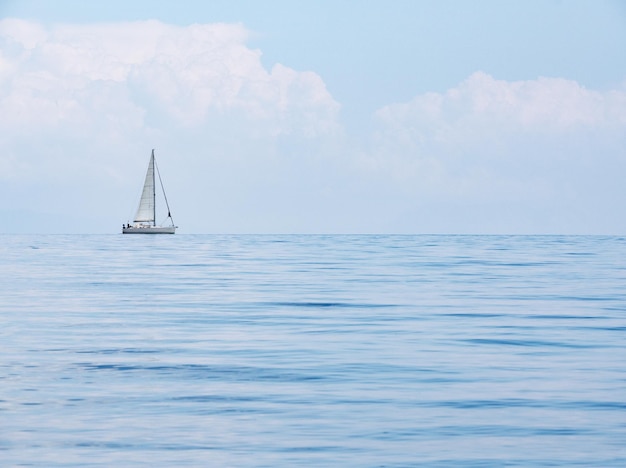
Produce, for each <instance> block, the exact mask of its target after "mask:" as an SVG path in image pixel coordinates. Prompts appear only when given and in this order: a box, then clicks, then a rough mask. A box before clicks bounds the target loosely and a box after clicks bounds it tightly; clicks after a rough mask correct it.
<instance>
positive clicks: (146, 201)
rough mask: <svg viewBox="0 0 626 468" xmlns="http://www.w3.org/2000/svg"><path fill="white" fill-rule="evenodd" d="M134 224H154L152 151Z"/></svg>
mask: <svg viewBox="0 0 626 468" xmlns="http://www.w3.org/2000/svg"><path fill="white" fill-rule="evenodd" d="M135 222H136V223H153V224H154V150H152V157H150V163H149V164H148V172H146V180H145V182H144V184H143V192H141V200H139V208H137V214H136V215H135Z"/></svg>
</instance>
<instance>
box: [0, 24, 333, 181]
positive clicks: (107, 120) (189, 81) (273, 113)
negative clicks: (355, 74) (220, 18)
mask: <svg viewBox="0 0 626 468" xmlns="http://www.w3.org/2000/svg"><path fill="white" fill-rule="evenodd" d="M247 39H248V31H247V30H246V29H245V28H244V27H243V26H242V25H239V24H206V25H200V24H196V25H191V26H188V27H178V26H172V25H166V24H163V23H160V22H158V21H141V22H133V23H117V24H99V25H98V24H96V25H94V24H89V25H55V26H50V27H44V26H42V25H40V24H37V23H33V22H30V21H24V20H18V19H5V20H1V21H0V107H1V108H2V113H1V114H0V132H2V133H3V134H5V135H9V137H8V138H4V139H3V140H2V141H1V142H0V150H1V151H0V154H3V155H4V156H0V158H2V159H1V161H2V165H3V168H4V169H5V170H4V171H3V172H4V175H5V177H6V176H7V175H8V174H13V173H15V171H18V170H19V169H20V167H21V168H22V169H23V168H24V167H25V164H21V165H19V164H16V161H17V159H20V158H21V159H22V160H23V159H28V158H29V157H33V158H38V157H37V156H36V155H32V151H30V152H29V151H27V147H28V145H29V141H30V140H31V139H32V138H33V137H37V138H48V137H54V138H56V139H63V138H65V139H66V141H71V140H80V139H82V138H84V137H86V136H89V137H90V138H91V139H92V141H93V142H94V143H95V142H98V141H101V142H105V141H108V142H110V145H111V146H115V145H114V143H115V142H118V143H119V144H120V146H123V145H124V144H128V142H130V141H136V140H138V139H142V138H143V137H145V136H146V135H148V136H150V135H151V136H154V134H155V132H156V133H163V132H169V131H171V130H172V127H188V128H202V126H203V125H206V123H207V119H209V120H210V119H211V118H213V119H216V118H219V117H220V116H224V117H225V120H227V119H228V118H230V119H231V120H235V119H236V120H237V121H238V132H239V133H240V134H241V137H242V138H246V137H248V136H249V137H256V138H272V137H275V136H278V135H299V136H301V137H314V136H317V135H322V134H328V133H332V132H333V131H336V130H337V128H338V123H337V115H338V111H339V105H338V104H337V103H336V102H335V101H334V100H333V98H332V97H331V96H330V94H329V93H328V92H327V90H326V88H325V85H324V83H323V81H322V80H321V79H320V77H319V76H317V75H316V74H314V73H312V72H297V71H294V70H291V69H289V68H287V67H285V66H282V65H276V66H274V67H273V69H272V70H269V71H268V70H267V69H265V68H264V66H263V64H262V63H261V60H260V57H261V53H260V52H259V51H258V50H253V49H250V48H249V47H248V46H247V45H246V40H247ZM39 149H41V148H39ZM110 149H111V148H109V150H110ZM18 153H19V158H18V157H17V154H18ZM29 153H30V154H29ZM84 157H86V156H84ZM57 163H58V161H57ZM11 168H12V169H11Z"/></svg>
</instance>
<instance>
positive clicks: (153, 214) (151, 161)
mask: <svg viewBox="0 0 626 468" xmlns="http://www.w3.org/2000/svg"><path fill="white" fill-rule="evenodd" d="M150 165H151V166H152V225H153V226H156V187H155V185H154V182H155V180H154V148H153V149H152V156H151V157H150ZM159 177H160V176H159Z"/></svg>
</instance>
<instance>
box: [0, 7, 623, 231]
mask: <svg viewBox="0 0 626 468" xmlns="http://www.w3.org/2000/svg"><path fill="white" fill-rule="evenodd" d="M0 18H2V20H1V21H2V23H0V54H1V55H0V58H1V60H0V103H2V108H3V109H4V117H0V135H3V136H2V137H1V138H0V179H1V180H0V195H1V200H2V201H1V202H0V214H3V216H2V218H3V223H4V224H0V230H2V231H4V232H115V231H116V230H118V225H119V224H121V223H122V222H126V221H127V220H128V218H129V217H130V216H132V212H133V211H134V209H135V205H136V203H137V200H138V194H139V191H140V188H141V187H140V184H141V182H142V179H143V171H144V170H145V165H146V163H147V159H148V157H149V153H150V149H152V148H153V147H155V148H156V149H157V158H158V160H159V162H160V167H161V169H162V171H163V177H164V179H165V180H164V182H165V183H166V188H167V189H168V197H169V199H170V202H171V205H172V210H173V214H174V215H175V220H176V222H177V223H178V224H179V225H180V226H181V232H201V233H203V232H281V233H282V232H295V233H300V232H398V233H430V232H441V233H606V234H615V233H617V234H623V233H625V232H626V216H624V209H623V205H624V200H626V188H624V186H626V184H624V183H623V182H622V179H623V178H624V175H625V174H626V137H625V135H626V6H624V3H623V2H619V1H549V0H544V1H511V2H501V1H478V2H465V1H442V2H420V1H391V2H383V1H360V2H357V1H316V2H294V1H267V2H255V1H212V2H204V1H181V2H172V1H133V2H128V1H126V2H122V1H109V2H80V1H63V0H57V1H55V2H48V1H28V0H21V1H11V0H9V1H7V0H4V1H2V0H0Z"/></svg>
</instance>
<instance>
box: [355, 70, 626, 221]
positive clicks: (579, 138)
mask: <svg viewBox="0 0 626 468" xmlns="http://www.w3.org/2000/svg"><path fill="white" fill-rule="evenodd" d="M375 127H376V130H375V132H374V135H373V137H372V139H371V144H370V147H369V148H368V149H366V150H365V151H363V152H362V154H361V155H360V158H359V163H360V164H361V167H362V168H365V170H366V171H370V172H372V173H374V172H375V173H377V174H387V177H389V178H390V180H394V181H395V183H396V184H397V186H398V187H400V188H401V190H403V193H404V195H405V197H406V199H409V200H410V199H412V200H415V204H416V205H419V204H420V203H424V201H425V203H432V202H433V201H435V200H436V202H437V203H442V202H443V203H447V207H448V208H447V209H450V210H451V211H450V212H449V213H447V214H448V215H450V214H451V213H452V212H454V213H456V214H458V213H459V212H461V211H463V210H465V211H466V212H467V208H468V206H472V207H474V208H476V207H477V206H480V209H479V210H477V211H480V212H481V213H482V214H483V215H484V214H485V213H491V215H490V217H491V219H487V220H485V219H483V220H482V221H483V222H485V223H486V224H489V223H491V224H493V220H494V219H496V218H497V216H499V215H498V214H497V213H500V215H501V214H502V213H503V212H504V211H505V210H509V211H510V212H516V213H517V215H519V219H520V220H522V219H526V220H527V219H528V217H529V216H530V217H532V216H531V214H532V213H534V214H537V213H542V214H541V216H539V218H541V220H542V221H545V220H546V219H547V218H550V216H553V219H555V220H556V219H560V218H559V216H554V215H555V213H554V212H555V211H561V212H563V210H565V211H567V210H570V211H572V213H570V215H571V217H572V218H573V217H575V216H576V215H574V214H573V212H574V211H576V210H581V211H583V212H586V213H587V214H589V213H590V212H592V211H594V210H595V211H597V212H598V213H600V212H601V211H603V210H605V209H606V208H607V207H610V206H612V205H613V204H614V203H615V200H616V199H623V198H624V196H626V190H625V189H624V184H623V183H622V182H621V181H620V180H619V179H620V177H619V176H618V175H617V174H623V173H624V170H626V86H623V87H621V88H618V89H612V90H603V91H600V90H591V89H587V88H585V87H583V86H581V85H580V84H579V83H577V82H575V81H571V80H566V79H561V78H538V79H535V80H528V81H515V82H509V81H504V80H497V79H495V78H493V77H492V76H490V75H488V74H486V73H483V72H477V73H474V74H473V75H471V76H470V77H468V78H467V79H466V80H465V81H463V82H462V83H460V84H459V85H458V86H456V87H454V88H452V89H449V90H447V91H445V92H443V93H426V94H423V95H418V96H416V97H415V98H414V99H412V100H411V101H409V102H404V103H397V104H391V105H388V106H385V107H383V108H381V109H379V110H378V111H377V112H376V114H375ZM495 205H498V208H494V209H493V210H491V209H489V208H488V206H495ZM432 206H434V205H432ZM515 207H520V210H519V211H516V208H515ZM550 211H552V212H550ZM533 216H534V215H533ZM560 222H562V223H564V224H563V225H565V224H566V223H565V222H564V221H563V220H562V219H561V221H560ZM579 222H581V223H582V220H579ZM496 224H497V223H496ZM538 224H541V223H540V222H539V221H538ZM548 224H550V223H548ZM552 224H554V225H555V227H554V228H553V229H554V230H558V226H557V223H552ZM572 224H575V223H572ZM535 227H536V226H535ZM479 230H480V228H479V227H477V228H476V231H479Z"/></svg>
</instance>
